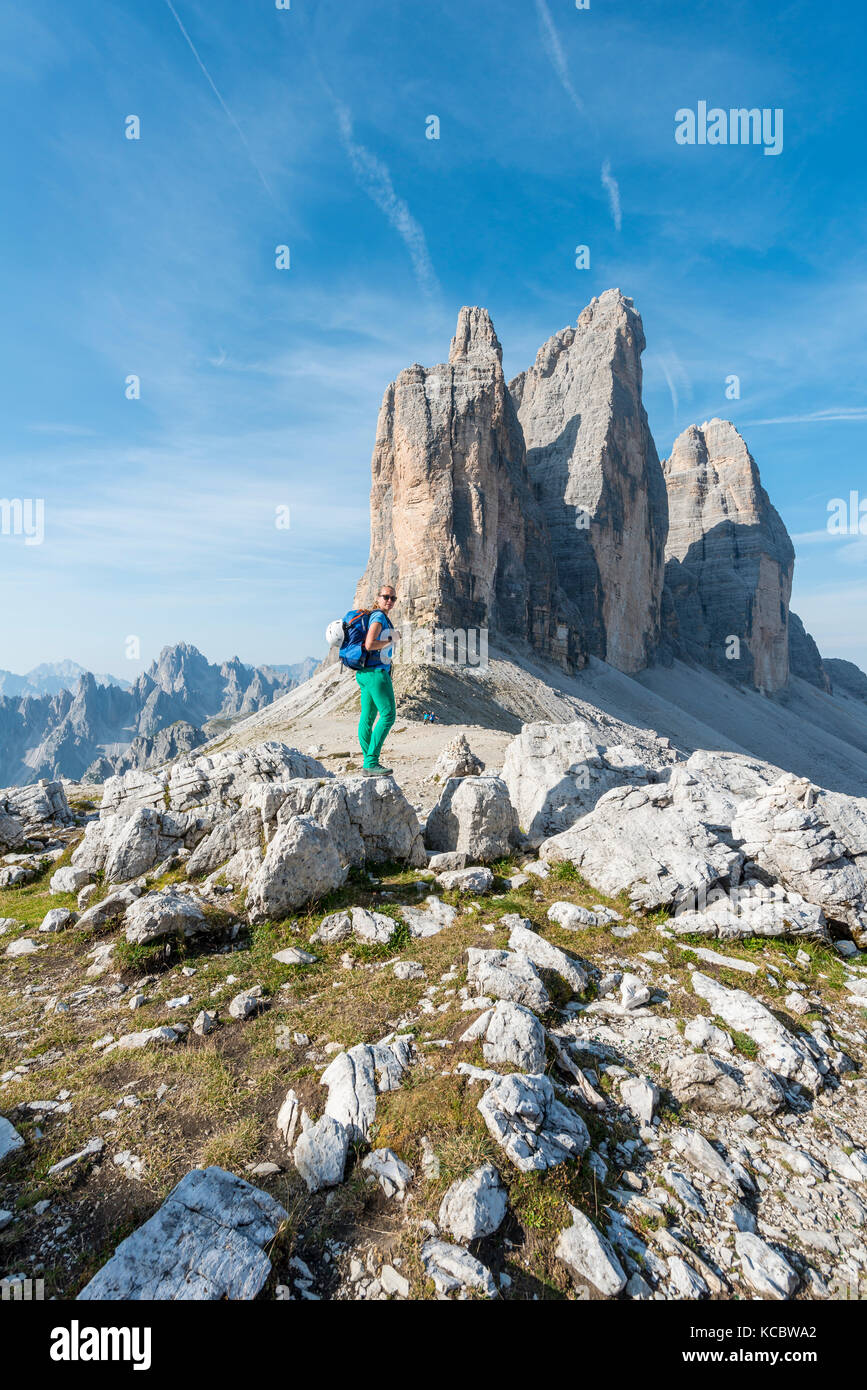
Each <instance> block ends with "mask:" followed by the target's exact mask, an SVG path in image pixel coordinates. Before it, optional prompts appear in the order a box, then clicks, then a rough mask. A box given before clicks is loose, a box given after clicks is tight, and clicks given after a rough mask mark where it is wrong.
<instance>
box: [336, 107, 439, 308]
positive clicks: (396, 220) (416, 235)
mask: <svg viewBox="0 0 867 1390" xmlns="http://www.w3.org/2000/svg"><path fill="white" fill-rule="evenodd" d="M334 109H335V113H336V115H337V123H338V126H339V128H340V138H341V140H342V141H343V146H344V149H345V150H346V153H347V155H348V156H349V162H350V164H351V165H352V172H353V173H354V174H355V178H356V180H357V182H358V185H359V187H360V188H362V189H363V190H364V192H365V193H366V194H367V196H368V197H369V198H370V199H371V200H372V201H373V202H374V203H375V204H376V206H377V207H378V208H379V210H380V212H382V213H384V214H385V216H386V218H387V219H388V222H389V224H390V225H391V226H392V227H393V228H394V230H395V231H396V232H397V234H398V236H399V237H400V238H401V240H402V241H403V243H404V245H405V246H406V249H407V251H408V252H409V258H410V261H411V262H412V268H413V271H414V272H415V278H416V280H417V281H418V286H419V289H420V290H421V292H422V294H423V295H425V297H426V298H427V299H430V300H435V299H439V297H440V293H441V291H440V283H439V280H438V279H437V275H436V271H435V270H434V268H433V262H432V261H431V258H430V252H429V251H428V247H427V238H426V237H425V234H424V229H423V227H422V226H421V223H420V222H418V221H417V220H416V218H415V217H413V215H412V213H411V212H410V210H409V206H408V204H407V203H406V201H405V199H403V198H401V197H399V195H398V194H397V193H396V192H395V188H394V184H393V183H392V181H391V174H390V173H389V171H388V166H387V165H385V164H384V163H383V162H382V160H381V159H379V158H378V157H377V156H376V155H375V154H373V153H372V152H371V151H370V150H369V149H367V147H366V146H365V145H360V144H359V143H358V142H357V140H355V139H354V136H353V128H352V117H351V115H350V113H349V110H348V109H347V107H346V106H344V105H343V103H342V102H340V101H337V100H335V101H334Z"/></svg>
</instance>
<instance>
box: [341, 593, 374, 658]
mask: <svg viewBox="0 0 867 1390" xmlns="http://www.w3.org/2000/svg"><path fill="white" fill-rule="evenodd" d="M370 617H371V615H370V614H369V613H362V612H361V610H360V609H358V608H350V610H349V612H348V613H347V614H346V617H345V618H344V619H343V642H342V645H341V647H340V651H339V652H338V656H339V657H340V660H341V661H342V663H343V665H344V666H348V667H349V669H350V671H363V670H365V668H366V667H367V663H368V661H369V660H370V655H371V654H370V652H369V651H367V649H366V647H365V645H364V639H365V637H366V636H367V630H368V628H369V627H370Z"/></svg>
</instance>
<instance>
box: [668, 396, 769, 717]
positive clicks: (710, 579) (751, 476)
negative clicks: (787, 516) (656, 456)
mask: <svg viewBox="0 0 867 1390" xmlns="http://www.w3.org/2000/svg"><path fill="white" fill-rule="evenodd" d="M662 466H663V472H664V475H665V481H666V487H667V490H668V510H669V532H668V541H667V545H666V560H667V566H666V582H667V584H668V587H669V590H670V592H671V594H672V597H673V600H674V605H675V609H676V612H677V617H678V625H679V630H680V641H681V644H682V646H683V648H684V650H685V652H686V654H687V655H689V656H690V657H691V658H692V659H694V660H698V661H701V662H702V663H703V664H706V665H710V666H711V667H713V668H715V669H717V670H719V671H720V672H721V673H722V674H726V675H729V676H731V677H734V678H735V679H738V680H748V681H750V682H751V683H752V684H753V685H755V686H756V687H757V689H759V690H762V691H765V692H766V693H770V692H772V691H774V690H778V689H780V688H781V687H782V686H784V685H785V684H786V681H787V680H788V675H789V634H788V617H789V596H790V594H791V589H792V571H793V568H794V561H795V552H794V549H793V547H792V542H791V540H790V539H789V534H788V532H787V530H786V527H785V525H784V524H783V521H782V518H781V517H780V515H779V513H778V512H777V511H776V509H775V508H774V507H773V506H772V505H771V501H770V498H769V497H768V494H767V493H766V492H765V490H764V488H763V487H762V483H761V478H760V476H759V470H758V465H757V464H756V461H755V459H754V458H753V457H752V455H751V454H750V451H749V449H748V448H747V446H746V443H745V442H744V440H743V438H742V437H741V435H740V434H739V433H738V431H737V429H736V428H735V426H734V425H733V424H732V423H731V421H729V420H717V419H714V420H707V421H705V422H704V424H702V425H690V426H689V428H688V429H685V430H684V431H683V433H682V434H681V435H679V436H678V438H677V439H676V440H675V442H674V446H673V448H672V451H671V457H670V458H668V459H665V460H664V461H663V465H662Z"/></svg>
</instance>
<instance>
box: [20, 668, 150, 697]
mask: <svg viewBox="0 0 867 1390" xmlns="http://www.w3.org/2000/svg"><path fill="white" fill-rule="evenodd" d="M87 674H88V671H87V667H86V666H79V664H78V662H77V661H43V662H42V664H41V666H34V667H33V670H32V671H28V672H27V673H26V675H23V676H16V674H15V672H14V671H0V695H9V696H13V695H59V694H60V692H61V690H75V689H76V687H77V685H78V682H79V681H80V679H81V677H82V676H86V675H87ZM93 679H94V680H95V681H96V683H97V685H116V686H118V687H119V688H120V689H121V690H130V689H131V685H132V683H131V682H130V681H125V680H122V679H121V677H120V676H107V675H97V674H96V673H94V675H93Z"/></svg>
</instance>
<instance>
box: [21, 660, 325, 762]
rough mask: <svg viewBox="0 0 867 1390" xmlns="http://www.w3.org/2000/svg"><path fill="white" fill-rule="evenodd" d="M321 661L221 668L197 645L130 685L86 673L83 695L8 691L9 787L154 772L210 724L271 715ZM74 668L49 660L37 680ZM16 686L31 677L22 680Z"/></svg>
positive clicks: (61, 676)
mask: <svg viewBox="0 0 867 1390" xmlns="http://www.w3.org/2000/svg"><path fill="white" fill-rule="evenodd" d="M311 665H315V661H313V659H312V658H307V659H306V660H305V661H303V662H298V663H295V666H294V667H287V668H284V669H283V670H280V669H278V668H277V667H264V666H262V667H259V666H247V665H245V663H244V662H242V661H240V660H239V659H238V658H237V657H233V658H232V659H231V660H229V661H224V662H223V663H222V664H220V665H217V664H215V663H212V662H209V661H208V660H207V658H206V657H205V656H203V655H202V653H201V652H200V651H199V650H198V649H197V648H196V647H194V646H192V645H191V644H190V643H188V642H179V643H176V644H175V645H174V646H167V647H164V648H163V650H162V651H161V652H160V655H159V657H158V658H157V659H156V661H154V662H152V663H151V665H150V666H149V667H148V669H147V670H146V671H143V672H142V673H141V675H139V676H138V677H137V679H136V680H135V682H134V683H133V684H132V685H126V687H125V688H124V687H123V686H121V685H120V684H119V683H117V682H115V681H113V680H109V679H107V678H104V677H100V676H95V675H94V674H93V673H92V672H90V671H84V670H83V669H81V670H80V674H79V675H78V677H77V681H76V684H75V687H74V689H70V688H69V686H68V685H66V684H61V688H60V689H59V690H57V691H54V692H49V691H46V692H45V693H44V694H38V693H35V692H34V690H33V689H31V688H27V687H25V689H24V690H23V691H22V693H21V694H18V695H9V694H5V695H4V694H0V783H3V784H5V785H9V786H12V785H18V784H23V783H27V782H33V781H37V780H38V779H39V778H41V777H50V778H57V777H69V778H73V779H79V778H82V777H85V776H86V775H88V773H89V775H90V776H92V777H93V778H95V779H96V780H100V781H101V780H103V778H105V777H107V776H110V775H111V774H112V773H114V772H123V771H126V770H127V769H128V768H130V767H146V766H152V765H155V764H158V763H160V762H164V761H166V760H167V759H168V758H171V757H176V756H177V755H178V754H179V753H182V752H189V751H191V750H192V749H194V748H196V747H198V746H199V744H201V743H203V742H204V741H205V738H206V734H205V733H204V732H203V730H202V726H203V725H205V724H207V722H208V721H209V720H211V719H215V718H236V717H238V716H242V715H246V714H252V713H254V712H255V711H256V710H259V709H262V708H264V707H265V706H266V705H268V704H270V702H271V701H272V700H273V699H274V697H275V695H278V694H284V693H285V692H286V691H287V690H290V689H292V688H293V686H295V685H298V684H299V683H300V680H302V679H305V678H306V677H305V676H304V675H303V674H299V676H295V675H293V674H291V672H292V671H293V670H296V669H297V670H298V671H299V672H303V671H305V670H306V669H308V668H309V667H310V666H311ZM76 669H79V668H77V666H76V663H75V662H68V661H64V662H55V663H44V664H43V665H42V666H41V667H37V668H36V669H35V671H34V672H30V673H28V674H29V676H34V675H37V674H39V675H40V677H41V678H42V679H44V680H46V681H50V680H56V681H59V682H63V681H66V680H69V679H71V677H72V675H73V674H74V673H75V671H76ZM16 679H19V680H20V679H27V678H21V677H17V678H16Z"/></svg>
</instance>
